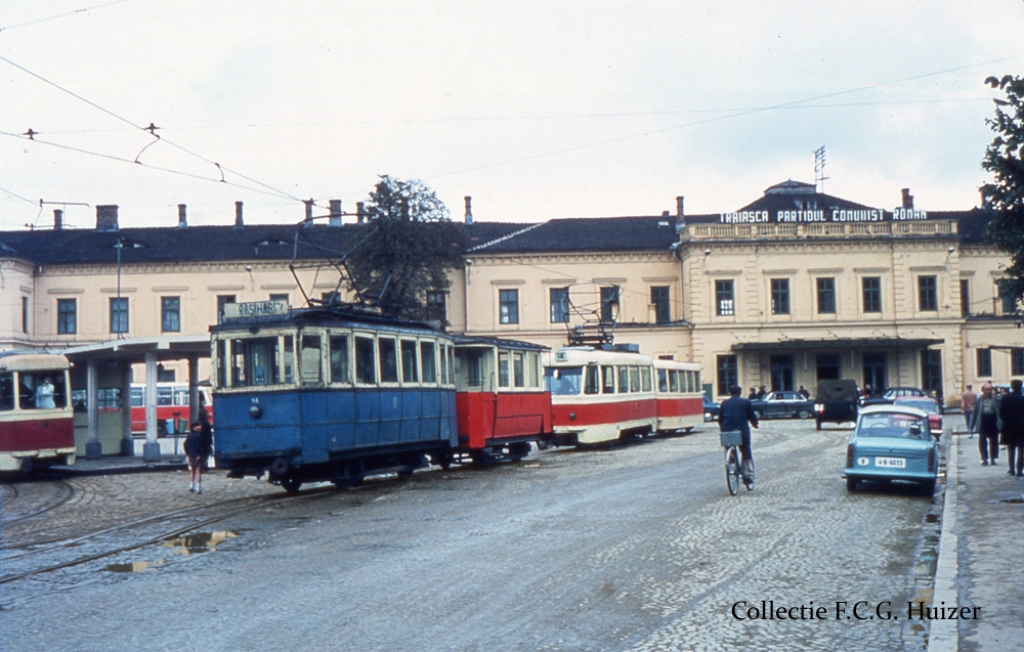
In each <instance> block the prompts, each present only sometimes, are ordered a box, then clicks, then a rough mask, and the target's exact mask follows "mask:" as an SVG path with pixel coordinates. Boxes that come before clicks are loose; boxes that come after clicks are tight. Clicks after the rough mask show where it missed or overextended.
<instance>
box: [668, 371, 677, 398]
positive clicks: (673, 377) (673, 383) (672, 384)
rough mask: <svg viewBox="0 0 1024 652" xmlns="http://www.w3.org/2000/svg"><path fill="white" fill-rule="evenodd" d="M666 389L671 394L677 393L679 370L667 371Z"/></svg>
mask: <svg viewBox="0 0 1024 652" xmlns="http://www.w3.org/2000/svg"><path fill="white" fill-rule="evenodd" d="M668 391H670V392H672V393H673V394H678V393H679V372H678V371H676V370H675V369H672V370H670V371H669V372H668Z"/></svg>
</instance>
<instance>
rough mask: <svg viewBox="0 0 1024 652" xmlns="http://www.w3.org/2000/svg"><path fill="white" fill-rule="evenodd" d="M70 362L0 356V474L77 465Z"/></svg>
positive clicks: (31, 356)
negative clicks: (70, 398)
mask: <svg viewBox="0 0 1024 652" xmlns="http://www.w3.org/2000/svg"><path fill="white" fill-rule="evenodd" d="M69 368H70V365H69V364H68V360H67V358H65V357H64V356H63V355H57V354H52V353H36V352H29V351H6V352H0V471H20V472H22V473H26V474H27V473H31V472H32V471H33V470H36V469H40V468H45V467H47V466H49V465H51V464H74V463H75V429H74V423H73V419H74V414H73V410H72V406H71V401H70V400H69V394H70V392H69V391H68V389H69V387H70V378H69V375H68V369H69Z"/></svg>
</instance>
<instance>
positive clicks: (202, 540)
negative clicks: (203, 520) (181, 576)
mask: <svg viewBox="0 0 1024 652" xmlns="http://www.w3.org/2000/svg"><path fill="white" fill-rule="evenodd" d="M236 537H238V533H237V532H234V531H232V530H221V531H219V532H196V533H194V534H186V535H185V536H182V537H175V538H173V539H168V540H167V541H165V542H163V543H162V544H160V545H161V547H163V548H174V549H176V550H177V552H180V553H182V554H185V555H195V554H199V553H201V552H210V551H211V550H213V549H214V548H216V547H217V546H218V545H219V544H221V543H223V542H225V541H227V540H228V539H234V538H236Z"/></svg>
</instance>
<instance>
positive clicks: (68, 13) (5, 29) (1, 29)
mask: <svg viewBox="0 0 1024 652" xmlns="http://www.w3.org/2000/svg"><path fill="white" fill-rule="evenodd" d="M128 1H129V0H112V1H111V2H104V3H103V4H101V5H93V6H91V7H82V8H81V9H74V10H72V11H65V12H64V13H62V14H54V15H53V16H47V17H45V18H37V19H35V20H30V21H27V22H24V23H18V24H15V25H8V26H7V27H0V32H9V31H11V30H12V29H18V28H19V27H29V26H31V25H38V24H39V23H45V22H48V21H51V20H57V19H58V18H66V17H68V16H73V15H75V14H84V13H85V12H87V11H92V10H93V9H102V8H104V7H109V6H111V5H119V4H121V3H124V2H128Z"/></svg>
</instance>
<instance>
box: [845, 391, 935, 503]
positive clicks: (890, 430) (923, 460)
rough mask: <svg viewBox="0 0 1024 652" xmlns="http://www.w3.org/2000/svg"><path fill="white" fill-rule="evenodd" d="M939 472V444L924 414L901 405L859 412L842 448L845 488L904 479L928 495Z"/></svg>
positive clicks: (869, 408)
mask: <svg viewBox="0 0 1024 652" xmlns="http://www.w3.org/2000/svg"><path fill="white" fill-rule="evenodd" d="M938 472H939V442H938V440H936V439H935V438H934V437H932V434H931V429H930V428H929V427H928V414H927V413H926V412H924V411H923V410H919V409H917V408H913V407H908V406H902V405H873V406H870V407H866V408H863V409H861V410H860V414H859V415H858V417H857V426H856V427H855V428H854V430H853V434H851V435H850V443H849V445H848V446H847V447H846V488H847V489H848V490H849V491H856V490H857V485H858V484H860V482H861V481H862V480H868V481H880V482H889V481H891V480H908V481H910V482H916V483H918V484H920V485H921V486H922V488H923V489H924V491H925V492H926V493H927V494H928V495H929V496H931V495H932V493H933V492H934V491H935V480H936V478H937V477H938Z"/></svg>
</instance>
